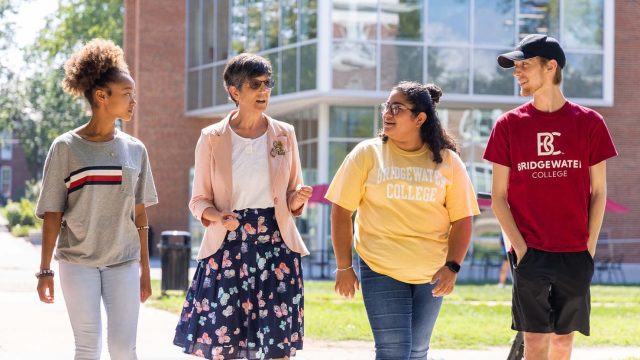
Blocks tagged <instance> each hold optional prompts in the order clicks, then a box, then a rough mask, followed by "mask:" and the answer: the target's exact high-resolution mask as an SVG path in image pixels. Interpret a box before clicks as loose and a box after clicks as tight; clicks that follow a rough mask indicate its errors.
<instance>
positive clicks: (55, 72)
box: [0, 0, 124, 177]
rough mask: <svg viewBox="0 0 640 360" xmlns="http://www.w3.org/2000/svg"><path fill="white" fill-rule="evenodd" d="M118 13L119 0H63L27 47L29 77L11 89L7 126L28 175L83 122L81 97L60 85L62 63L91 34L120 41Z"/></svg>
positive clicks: (37, 171)
mask: <svg viewBox="0 0 640 360" xmlns="http://www.w3.org/2000/svg"><path fill="white" fill-rule="evenodd" d="M0 1H3V0H0ZM123 13H124V4H123V0H63V1H61V2H60V5H59V7H58V9H57V10H56V11H55V12H54V13H53V14H51V15H50V16H48V17H47V19H46V25H45V27H44V28H43V29H42V30H41V31H40V34H39V36H38V37H37V39H36V41H35V43H34V45H33V46H32V47H31V48H30V49H29V50H28V51H27V54H26V55H25V59H26V60H27V63H28V64H30V67H31V69H30V71H31V72H32V74H33V75H31V76H30V77H29V78H28V79H27V80H25V81H24V82H23V83H22V84H20V86H18V87H17V89H14V90H15V91H14V94H16V96H17V97H18V98H19V100H20V101H17V100H16V102H15V103H16V104H19V105H18V109H19V111H18V113H19V116H18V117H17V118H14V119H13V121H12V127H13V129H14V130H15V133H16V135H17V136H18V138H19V140H20V142H21V144H22V146H23V148H24V151H25V155H26V157H27V163H28V167H29V171H30V173H31V174H32V176H33V177H38V176H39V175H40V173H41V171H42V166H43V164H44V160H45V158H46V155H47V151H48V149H49V146H50V145H51V142H52V141H53V140H54V139H55V138H56V137H57V136H59V135H60V134H63V133H64V132H66V131H68V130H71V129H73V128H76V127H78V126H80V125H81V124H82V123H84V122H86V121H87V120H88V118H87V105H86V101H84V99H77V98H73V97H71V96H70V95H68V94H66V93H65V92H64V91H63V90H62V87H61V86H60V82H61V80H62V78H63V75H64V73H63V69H62V65H63V64H64V61H65V60H66V59H67V58H68V57H69V55H71V54H72V53H73V52H74V51H75V50H77V49H78V48H79V47H81V46H82V45H83V44H84V43H86V42H88V41H89V40H91V39H93V38H96V37H102V38H108V39H112V40H113V41H114V42H115V43H117V44H120V45H121V44H122V34H123Z"/></svg>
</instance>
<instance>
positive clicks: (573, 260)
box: [509, 248, 593, 336]
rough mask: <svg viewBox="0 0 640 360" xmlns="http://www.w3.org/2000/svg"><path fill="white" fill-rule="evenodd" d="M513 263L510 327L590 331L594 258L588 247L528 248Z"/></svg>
mask: <svg viewBox="0 0 640 360" xmlns="http://www.w3.org/2000/svg"><path fill="white" fill-rule="evenodd" d="M509 260H510V261H511V265H512V266H513V305H512V308H511V313H512V316H513V322H512V324H511V328H512V329H513V330H518V331H525V332H534V333H556V334H560V335H562V334H569V333H571V332H573V331H579V332H581V333H582V334H584V335H587V336H588V335H589V315H590V313H591V295H590V292H589V287H590V285H591V277H592V276H593V258H592V257H591V254H589V252H588V251H580V252H547V251H542V250H538V249H533V248H529V249H528V250H527V252H526V253H525V255H524V257H523V258H522V260H521V261H520V264H518V265H517V266H516V265H515V264H516V262H517V259H516V254H515V252H513V251H512V252H510V253H509Z"/></svg>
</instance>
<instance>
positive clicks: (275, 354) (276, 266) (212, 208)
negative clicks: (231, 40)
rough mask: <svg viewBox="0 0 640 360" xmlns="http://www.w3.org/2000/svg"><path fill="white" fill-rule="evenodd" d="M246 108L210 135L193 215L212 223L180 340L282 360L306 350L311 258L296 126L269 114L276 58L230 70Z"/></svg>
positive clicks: (200, 349)
mask: <svg viewBox="0 0 640 360" xmlns="http://www.w3.org/2000/svg"><path fill="white" fill-rule="evenodd" d="M224 84H225V87H226V89H227V91H228V92H229V97H230V98H231V100H233V101H234V102H235V103H236V105H237V109H236V110H234V111H232V112H231V113H230V114H229V115H227V117H225V118H224V119H223V120H222V121H220V122H218V123H216V124H213V125H211V126H209V127H207V128H205V129H203V130H202V134H201V136H200V139H199V140H198V144H197V146H196V154H195V177H194V180H193V195H192V197H191V202H190V203H189V208H190V209H191V213H192V214H193V216H195V217H196V218H197V219H199V220H200V221H201V222H202V224H203V225H204V226H205V227H206V231H205V234H204V238H203V239H202V245H201V246H200V251H199V253H198V260H199V263H198V268H197V270H196V273H195V275H194V278H193V282H192V284H191V287H190V288H189V291H188V292H187V297H186V301H185V303H184V308H183V311H182V314H181V317H180V321H179V323H178V326H177V328H176V334H175V338H174V344H176V345H178V346H181V347H182V348H183V350H184V352H185V353H188V354H193V355H196V356H200V357H206V358H208V359H244V358H248V359H281V358H289V357H291V356H294V355H295V353H296V350H300V349H302V340H303V335H304V330H303V314H304V310H303V304H304V301H303V281H302V268H301V266H300V258H301V256H305V255H308V254H309V251H308V250H307V248H306V246H305V244H304V242H303V241H302V238H301V237H300V234H299V232H298V230H297V228H296V225H295V223H294V220H293V217H294V216H299V215H300V214H301V213H302V210H303V208H304V206H305V204H306V202H307V200H308V199H309V197H310V196H311V193H312V189H311V187H309V186H304V185H303V184H302V175H301V170H300V159H299V156H298V144H297V141H296V136H295V133H294V129H293V126H291V125H289V124H286V123H283V122H280V121H277V120H274V119H272V118H271V117H269V116H267V115H265V114H264V111H265V110H266V108H267V105H268V103H269V96H270V93H271V88H272V87H273V85H274V81H273V80H272V79H271V64H270V63H269V61H268V60H266V59H264V58H262V57H260V56H257V55H252V54H240V55H238V56H236V57H234V58H233V59H231V60H230V61H229V63H228V64H227V66H226V67H225V70H224Z"/></svg>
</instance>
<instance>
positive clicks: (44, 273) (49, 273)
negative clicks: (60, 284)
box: [36, 269, 55, 279]
mask: <svg viewBox="0 0 640 360" xmlns="http://www.w3.org/2000/svg"><path fill="white" fill-rule="evenodd" d="M54 274H55V273H54V272H53V270H51V269H42V270H40V271H38V272H37V273H36V277H37V278H38V279H40V278H41V277H47V276H51V277H53V275H54Z"/></svg>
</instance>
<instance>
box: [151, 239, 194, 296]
mask: <svg viewBox="0 0 640 360" xmlns="http://www.w3.org/2000/svg"><path fill="white" fill-rule="evenodd" d="M160 236H161V240H160V244H159V245H158V248H159V249H160V264H161V268H162V281H161V291H162V294H163V295H164V294H165V293H166V291H167V290H181V291H186V290H187V289H188V288H189V262H190V261H191V234H190V233H188V232H186V231H175V230H169V231H163V232H162V234H161V235H160ZM180 238H181V239H180Z"/></svg>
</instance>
